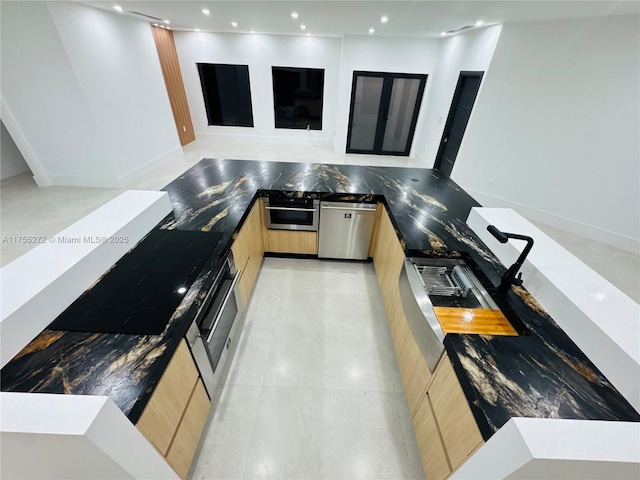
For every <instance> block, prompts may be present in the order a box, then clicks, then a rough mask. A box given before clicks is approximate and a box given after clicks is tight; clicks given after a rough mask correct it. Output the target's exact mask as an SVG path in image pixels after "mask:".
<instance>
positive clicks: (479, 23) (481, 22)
mask: <svg viewBox="0 0 640 480" xmlns="http://www.w3.org/2000/svg"><path fill="white" fill-rule="evenodd" d="M482 25H484V22H483V21H482V20H478V21H477V22H476V27H481V26H482Z"/></svg>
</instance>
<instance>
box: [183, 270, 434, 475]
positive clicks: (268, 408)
mask: <svg viewBox="0 0 640 480" xmlns="http://www.w3.org/2000/svg"><path fill="white" fill-rule="evenodd" d="M191 473H192V478H194V479H219V478H235V479H245V478H246V479H254V478H256V479H257V478H260V479H263V478H264V479H316V478H324V479H365V478H366V479H392V478H393V479H396V478H403V479H412V478H424V474H423V472H422V465H421V462H420V454H419V452H418V447H417V445H416V440H415V436H414V434H413V428H412V425H411V418H410V415H409V410H408V407H407V404H406V401H405V398H404V393H403V390H402V381H401V378H400V371H399V370H398V364H397V361H396V358H395V354H394V351H393V344H392V342H391V336H390V334H389V330H388V327H387V323H386V318H385V315H384V307H383V305H382V302H381V299H380V290H379V288H378V284H377V280H376V275H375V271H374V269H373V265H372V264H367V263H358V262H356V263H354V262H336V261H321V260H300V259H280V258H265V260H264V262H263V265H262V270H261V272H260V275H259V276H258V280H257V283H256V286H255V290H254V293H253V297H252V299H251V302H250V303H249V306H248V309H247V312H246V319H245V325H244V331H243V333H242V335H241V337H240V340H239V343H238V349H237V351H236V354H235V356H234V359H233V361H232V363H231V365H230V368H229V372H228V376H227V380H226V383H225V385H224V386H223V387H222V388H221V390H220V397H219V400H218V403H217V406H216V407H215V410H214V411H213V412H212V414H211V415H210V417H209V422H208V425H207V427H206V430H205V436H204V439H203V441H202V444H201V448H200V451H199V452H198V453H197V456H196V459H195V460H194V463H193V466H192V472H191Z"/></svg>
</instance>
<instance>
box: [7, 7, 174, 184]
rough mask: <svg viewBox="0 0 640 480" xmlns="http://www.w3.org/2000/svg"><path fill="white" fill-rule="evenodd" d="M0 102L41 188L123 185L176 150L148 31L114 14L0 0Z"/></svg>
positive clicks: (86, 9) (135, 22)
mask: <svg viewBox="0 0 640 480" xmlns="http://www.w3.org/2000/svg"><path fill="white" fill-rule="evenodd" d="M2 100H3V107H4V106H5V105H4V104H6V106H7V107H8V110H10V112H11V114H12V118H13V120H14V122H15V125H9V123H7V119H6V118H5V116H4V112H3V120H4V121H5V123H7V128H8V130H9V131H10V132H14V131H20V133H21V137H22V138H21V142H23V143H22V144H21V142H18V139H17V138H16V143H17V144H18V146H19V147H20V150H21V151H22V152H23V153H24V155H25V158H26V160H27V163H29V162H30V161H31V159H30V158H29V156H33V157H34V158H37V161H38V163H39V166H40V170H42V171H41V172H40V171H38V172H36V170H38V169H34V168H33V166H32V170H34V173H36V177H35V178H36V181H38V183H39V184H41V185H44V184H55V185H74V186H80V185H82V186H98V187H122V186H125V185H126V184H127V183H130V182H131V181H133V180H135V179H136V178H138V177H139V176H141V175H142V174H144V172H145V171H146V170H148V168H149V167H150V164H153V163H154V162H161V161H166V159H167V156H170V155H171V154H172V153H175V152H176V151H179V149H180V143H179V140H178V135H177V132H176V130H175V126H174V123H173V116H172V113H171V108H170V105H169V100H168V97H167V92H166V88H165V86H164V80H163V77H162V72H161V69H160V62H159V60H158V55H157V52H156V49H155V44H154V41H153V37H152V34H151V29H150V27H149V25H148V24H147V23H145V22H140V21H136V20H133V19H130V18H127V17H124V16H122V15H118V14H117V13H115V12H113V13H111V12H106V11H103V10H99V9H95V8H92V7H88V6H85V5H81V4H78V3H75V2H6V3H3V5H2ZM14 138H15V137H14ZM23 147H24V148H23ZM26 151H29V152H33V155H27V153H26Z"/></svg>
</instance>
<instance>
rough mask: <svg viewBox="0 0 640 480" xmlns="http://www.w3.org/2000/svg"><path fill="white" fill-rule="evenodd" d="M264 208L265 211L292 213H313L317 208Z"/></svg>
mask: <svg viewBox="0 0 640 480" xmlns="http://www.w3.org/2000/svg"><path fill="white" fill-rule="evenodd" d="M264 208H266V209H267V210H291V211H294V212H315V211H317V210H318V209H317V208H298V207H267V206H265V207H264Z"/></svg>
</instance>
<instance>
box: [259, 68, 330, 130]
mask: <svg viewBox="0 0 640 480" xmlns="http://www.w3.org/2000/svg"><path fill="white" fill-rule="evenodd" d="M271 71H272V75H273V107H274V110H275V118H276V128H306V129H311V130H322V95H323V93H322V92H323V89H324V70H323V69H319V68H289V67H272V68H271Z"/></svg>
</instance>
